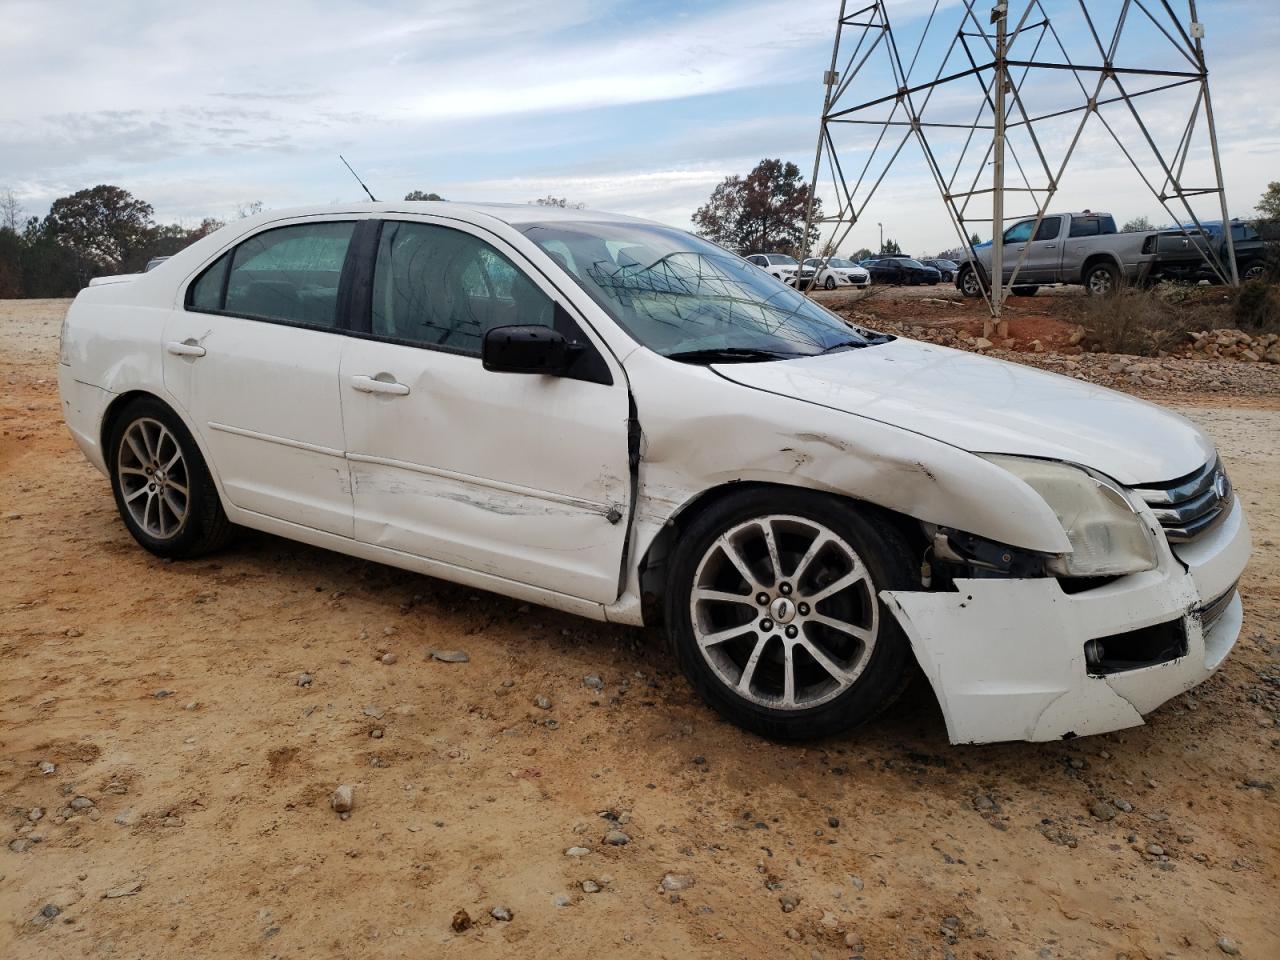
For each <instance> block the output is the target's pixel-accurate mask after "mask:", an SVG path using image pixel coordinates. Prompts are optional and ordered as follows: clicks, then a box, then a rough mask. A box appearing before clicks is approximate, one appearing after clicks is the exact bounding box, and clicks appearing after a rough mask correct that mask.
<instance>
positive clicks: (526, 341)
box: [480, 324, 582, 377]
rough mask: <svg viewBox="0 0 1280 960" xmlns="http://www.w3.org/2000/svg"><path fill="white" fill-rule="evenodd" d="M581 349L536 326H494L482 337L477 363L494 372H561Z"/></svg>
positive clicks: (559, 333) (560, 334) (547, 329)
mask: <svg viewBox="0 0 1280 960" xmlns="http://www.w3.org/2000/svg"><path fill="white" fill-rule="evenodd" d="M581 351H582V346H581V345H579V344H576V343H570V342H569V341H568V340H566V339H565V336H564V334H562V333H561V332H560V331H558V330H553V329H551V328H550V327H543V326H539V325H536V324H528V325H519V326H507V327H494V328H493V329H492V330H489V331H488V332H487V333H486V334H485V335H484V343H483V344H482V345H481V348H480V362H481V364H482V365H483V366H484V369H486V370H489V371H491V372H493V373H541V374H546V375H548V376H553V377H554V376H559V375H560V374H562V373H564V372H565V371H566V370H567V369H568V368H569V364H570V363H571V362H572V361H573V359H574V357H576V356H577V354H578V353H580V352H581Z"/></svg>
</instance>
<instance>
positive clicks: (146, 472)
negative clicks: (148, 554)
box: [116, 417, 191, 540]
mask: <svg viewBox="0 0 1280 960" xmlns="http://www.w3.org/2000/svg"><path fill="white" fill-rule="evenodd" d="M116 476H117V478H118V480H119V482H120V496H121V499H122V500H123V502H124V505H125V508H126V509H127V510H128V511H129V516H130V517H132V518H133V521H134V523H136V524H137V525H138V526H139V527H141V528H142V529H143V530H144V531H146V533H147V535H148V536H150V537H154V538H155V539H157V540H171V539H172V538H174V537H176V536H177V535H178V534H179V533H180V532H181V531H182V528H183V526H184V525H185V524H186V522H187V515H188V513H189V512H190V508H191V494H190V485H191V480H190V477H189V475H188V472H187V462H186V459H185V458H184V457H183V455H182V448H181V447H180V446H179V445H178V441H177V438H175V437H174V435H173V433H172V432H170V430H169V428H168V427H166V426H165V425H164V424H163V423H161V422H160V421H159V420H154V419H152V418H150V417H141V418H139V419H137V420H134V421H133V422H132V423H131V424H129V427H128V429H126V430H125V432H124V435H123V436H122V437H121V439H120V449H119V451H118V453H117V456H116Z"/></svg>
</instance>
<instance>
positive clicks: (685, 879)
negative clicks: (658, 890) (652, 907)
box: [662, 873, 693, 893]
mask: <svg viewBox="0 0 1280 960" xmlns="http://www.w3.org/2000/svg"><path fill="white" fill-rule="evenodd" d="M692 886H693V877H691V876H689V875H688V874H686V873H668V874H667V875H666V876H665V877H663V878H662V889H663V890H665V891H666V892H667V893H676V892H677V891H680V890H688V889H689V888H690V887H692Z"/></svg>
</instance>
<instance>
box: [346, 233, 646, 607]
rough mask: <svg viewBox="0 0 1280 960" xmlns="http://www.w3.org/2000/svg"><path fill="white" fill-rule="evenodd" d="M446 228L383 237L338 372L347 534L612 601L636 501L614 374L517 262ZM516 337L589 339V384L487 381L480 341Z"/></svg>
mask: <svg viewBox="0 0 1280 960" xmlns="http://www.w3.org/2000/svg"><path fill="white" fill-rule="evenodd" d="M451 224H452V225H450V226H444V225H442V224H440V223H437V222H432V221H430V220H414V221H386V222H385V223H383V224H382V229H381V234H380V237H379V239H378V244H377V248H378V249H377V256H376V260H375V266H374V275H373V278H372V290H371V294H370V299H371V308H370V309H369V312H368V313H369V315H368V321H367V323H368V327H369V329H368V330H367V331H366V332H365V335H364V336H362V337H352V338H350V339H348V340H347V342H346V344H345V348H344V351H343V355H342V363H341V396H342V411H343V420H344V422H345V424H346V443H347V450H348V457H349V460H350V467H351V480H352V490H353V495H354V502H355V535H356V537H357V539H360V540H364V541H367V542H369V543H372V544H376V545H378V546H383V547H389V548H392V549H395V550H399V551H402V552H405V553H410V554H414V555H417V556H422V557H426V558H428V559H432V560H435V561H438V562H441V563H447V564H450V565H452V566H455V567H461V568H464V569H467V570H473V571H479V572H482V573H486V574H490V575H493V576H497V577H501V578H504V579H508V580H513V581H516V582H519V583H525V584H531V585H533V586H537V587H541V588H543V589H547V590H552V591H555V592H557V593H562V594H566V595H569V596H573V597H578V598H582V599H586V600H591V601H595V602H599V603H606V602H609V601H612V600H614V599H616V598H617V596H618V592H619V578H620V572H621V562H622V551H623V546H624V542H625V538H626V532H627V525H628V516H627V514H628V511H629V503H630V472H629V463H628V453H627V423H628V415H629V414H628V411H629V404H628V392H627V387H626V382H625V379H624V376H623V373H622V370H621V367H620V366H619V365H618V364H616V362H615V361H614V360H613V358H612V356H611V355H610V354H609V353H608V351H607V350H605V349H604V348H603V346H602V345H599V344H595V343H593V342H592V341H591V339H590V336H589V334H587V333H586V331H585V330H584V329H583V328H582V327H581V326H579V325H577V323H576V321H574V320H573V319H572V316H571V314H570V313H569V312H567V311H566V309H565V307H564V305H563V297H561V296H560V295H559V294H558V293H557V292H556V291H555V290H554V288H553V287H552V286H551V285H550V284H548V283H547V281H546V280H545V278H544V277H542V276H541V275H540V274H538V273H537V272H536V271H532V270H530V269H529V265H528V264H527V263H526V262H525V261H524V260H523V259H522V257H521V256H520V254H518V253H517V252H516V251H514V250H513V249H512V248H510V247H508V246H506V245H505V244H504V243H503V242H502V241H501V240H500V239H498V238H496V237H494V236H492V235H482V234H481V233H480V232H479V231H473V230H471V229H470V228H468V227H466V226H465V225H464V226H459V225H457V224H456V222H451ZM557 301H560V302H559V303H557ZM511 324H542V325H553V326H556V327H557V328H559V329H562V332H565V333H566V335H567V336H570V337H571V338H574V339H578V340H580V341H582V342H584V343H585V344H586V345H587V349H588V351H590V353H589V354H584V356H589V357H590V359H591V363H589V364H588V365H586V366H585V367H583V368H582V369H583V370H584V371H586V372H583V373H581V374H575V373H574V369H571V370H570V375H567V376H559V377H552V376H542V375H529V374H511V373H491V372H488V371H486V370H484V369H483V367H482V365H481V362H480V344H481V340H482V338H483V336H484V333H485V332H486V331H487V330H489V329H491V328H493V327H497V326H506V325H511ZM604 381H608V382H604Z"/></svg>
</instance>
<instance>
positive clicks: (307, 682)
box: [298, 673, 315, 687]
mask: <svg viewBox="0 0 1280 960" xmlns="http://www.w3.org/2000/svg"><path fill="white" fill-rule="evenodd" d="M314 680H315V677H313V676H312V675H311V674H309V673H300V674H298V686H300V687H309V686H311V684H312V682H313V681H314Z"/></svg>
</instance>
